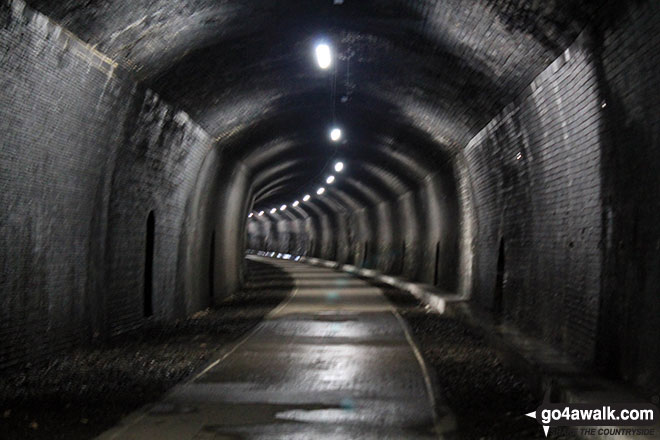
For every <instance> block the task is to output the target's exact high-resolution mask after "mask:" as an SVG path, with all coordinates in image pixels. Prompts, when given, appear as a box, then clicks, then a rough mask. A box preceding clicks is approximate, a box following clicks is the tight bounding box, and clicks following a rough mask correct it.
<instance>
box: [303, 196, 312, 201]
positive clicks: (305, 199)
mask: <svg viewBox="0 0 660 440" xmlns="http://www.w3.org/2000/svg"><path fill="white" fill-rule="evenodd" d="M310 198H311V197H310V195H309V194H305V197H303V202H306V201H308V200H309V199H310Z"/></svg>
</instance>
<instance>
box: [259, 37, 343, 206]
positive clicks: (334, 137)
mask: <svg viewBox="0 0 660 440" xmlns="http://www.w3.org/2000/svg"><path fill="white" fill-rule="evenodd" d="M316 62H317V63H318V65H319V67H320V68H321V69H327V68H329V67H330V66H331V65H332V51H331V50H330V46H328V45H327V44H325V43H320V44H318V45H317V46H316ZM341 134H342V133H341V129H340V128H339V127H333V128H332V129H331V130H330V140H331V141H333V142H339V141H340V140H341ZM334 169H335V172H337V173H341V172H342V171H343V170H344V163H343V162H335V165H334ZM335 180H336V178H335V176H334V175H333V174H330V175H329V176H328V177H327V178H326V179H325V183H327V184H328V185H332V184H333V183H334V182H335ZM324 192H325V187H323V186H321V187H319V189H317V190H316V194H317V195H319V196H320V195H322V194H323V193H324ZM309 199H311V196H310V195H309V194H305V195H304V196H303V198H302V201H303V202H307V201H309ZM298 205H300V201H299V200H296V201H294V202H293V203H292V204H291V206H293V207H294V208H295V207H297V206H298ZM286 208H287V205H282V206H280V209H279V210H280V211H286ZM276 212H277V208H271V209H270V213H271V214H275V213H276ZM264 214H265V211H259V212H257V213H256V215H257V216H258V217H261V216H262V215H264ZM254 215H255V213H254V212H251V213H250V214H248V218H252V217H254Z"/></svg>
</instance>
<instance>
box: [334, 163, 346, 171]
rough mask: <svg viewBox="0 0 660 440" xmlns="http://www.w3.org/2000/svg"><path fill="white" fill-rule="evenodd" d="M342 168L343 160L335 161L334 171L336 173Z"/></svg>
mask: <svg viewBox="0 0 660 440" xmlns="http://www.w3.org/2000/svg"><path fill="white" fill-rule="evenodd" d="M343 169H344V162H337V163H336V164H335V171H336V172H338V173H341V171H342V170H343Z"/></svg>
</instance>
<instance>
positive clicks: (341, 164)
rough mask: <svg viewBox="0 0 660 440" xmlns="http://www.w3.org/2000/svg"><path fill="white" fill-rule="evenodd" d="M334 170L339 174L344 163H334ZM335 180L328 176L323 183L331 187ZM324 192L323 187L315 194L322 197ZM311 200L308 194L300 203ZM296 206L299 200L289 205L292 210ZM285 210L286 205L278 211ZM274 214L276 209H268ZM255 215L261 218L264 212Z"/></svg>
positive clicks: (333, 176)
mask: <svg viewBox="0 0 660 440" xmlns="http://www.w3.org/2000/svg"><path fill="white" fill-rule="evenodd" d="M334 168H335V171H336V172H337V173H341V172H342V171H343V170H344V163H343V162H335V166H334ZM335 180H337V179H336V177H335V175H334V174H330V175H329V176H328V177H326V179H325V183H327V184H328V185H332V184H333V183H334V182H335ZM324 192H325V187H323V186H321V187H319V189H317V190H316V194H318V195H319V196H320V195H322V194H323V193H324ZM311 198H312V196H310V195H309V194H305V195H304V196H303V198H302V201H303V202H307V201H309V199H311ZM298 205H300V201H299V200H296V201H294V202H293V203H292V204H291V206H293V207H294V208H295V207H297V206H298ZM286 208H287V205H282V206H280V211H286ZM276 212H277V208H271V209H270V213H271V214H275V213H276ZM254 214H255V213H254V212H251V213H250V214H248V218H252V217H254ZM256 214H257V216H258V217H261V216H262V215H264V214H265V211H259V212H257V213H256Z"/></svg>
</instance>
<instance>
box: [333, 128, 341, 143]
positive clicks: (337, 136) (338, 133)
mask: <svg viewBox="0 0 660 440" xmlns="http://www.w3.org/2000/svg"><path fill="white" fill-rule="evenodd" d="M330 139H332V141H333V142H337V141H338V140H339V139H341V130H340V129H338V128H333V129H332V130H330Z"/></svg>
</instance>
